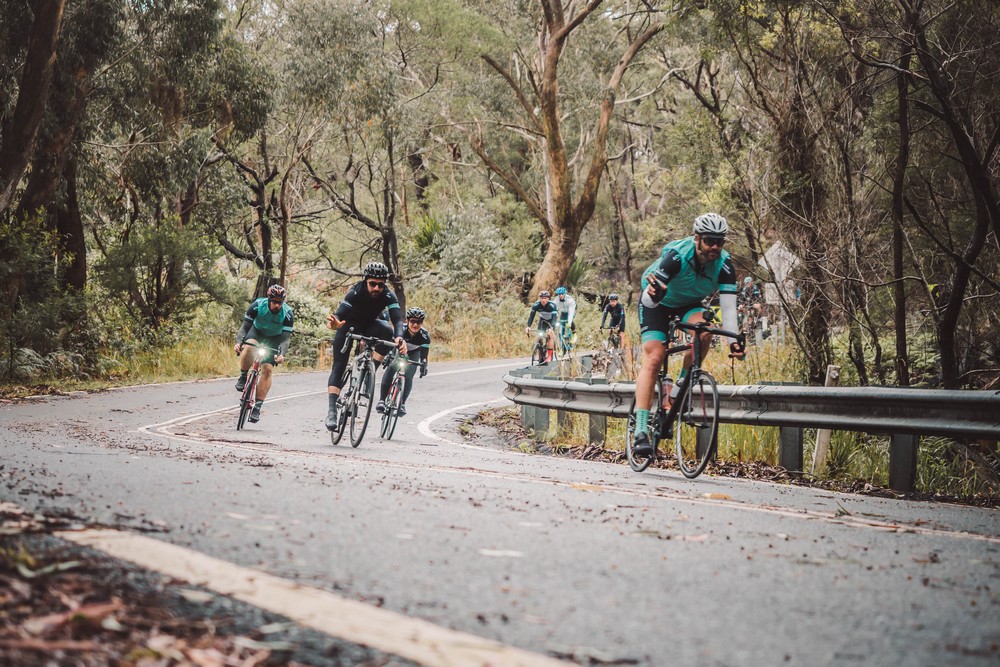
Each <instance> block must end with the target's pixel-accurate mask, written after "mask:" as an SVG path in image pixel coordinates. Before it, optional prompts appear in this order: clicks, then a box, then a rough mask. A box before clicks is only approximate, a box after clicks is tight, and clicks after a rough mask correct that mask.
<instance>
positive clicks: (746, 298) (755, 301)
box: [736, 276, 764, 330]
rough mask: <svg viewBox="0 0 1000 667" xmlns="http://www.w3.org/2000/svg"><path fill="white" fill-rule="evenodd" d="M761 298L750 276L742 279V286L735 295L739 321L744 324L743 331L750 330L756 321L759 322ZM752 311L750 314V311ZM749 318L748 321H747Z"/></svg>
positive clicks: (761, 305) (758, 289)
mask: <svg viewBox="0 0 1000 667" xmlns="http://www.w3.org/2000/svg"><path fill="white" fill-rule="evenodd" d="M763 301H764V299H763V297H762V296H761V294H760V288H759V287H757V284H756V283H755V282H754V281H753V278H752V277H751V276H747V277H746V278H744V279H743V286H742V287H740V291H739V292H737V294H736V303H737V310H738V312H739V316H740V319H741V321H742V322H743V323H744V328H745V329H748V330H749V329H752V328H753V327H754V326H756V323H757V321H758V320H760V316H761V310H762V308H763ZM751 310H752V311H754V312H753V313H751V312H750V311H751ZM748 316H749V320H748V319H747V318H748Z"/></svg>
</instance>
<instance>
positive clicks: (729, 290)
mask: <svg viewBox="0 0 1000 667" xmlns="http://www.w3.org/2000/svg"><path fill="white" fill-rule="evenodd" d="M693 231H694V235H693V236H689V237H687V238H684V239H680V240H677V241H672V242H671V243H668V244H667V245H666V246H665V247H664V248H663V252H662V254H661V255H660V258H659V259H658V260H656V261H655V262H653V263H652V264H651V265H650V266H649V267H648V268H647V269H646V270H645V271H644V272H643V274H642V297H641V299H640V300H639V329H640V331H641V332H642V368H641V369H640V371H639V375H638V377H637V378H636V386H635V406H636V410H635V454H636V455H637V456H645V457H648V456H652V455H653V446H652V444H651V443H650V440H649V409H650V407H651V406H652V404H653V392H654V384H655V382H656V376H657V374H658V373H659V371H660V368H661V367H662V365H663V358H664V355H665V353H666V346H665V345H664V343H665V342H666V341H667V332H668V331H669V329H670V322H671V321H672V320H674V319H675V318H680V319H681V320H683V321H685V322H688V323H692V324H694V323H698V322H703V321H704V316H703V313H704V311H705V307H704V306H703V305H702V300H703V299H704V298H705V297H707V296H710V295H712V294H714V293H715V292H716V290H718V291H719V292H720V305H721V307H722V328H724V329H728V330H730V331H735V330H736V327H737V323H736V271H735V269H734V268H733V262H732V260H731V259H730V258H729V253H728V252H726V251H725V250H723V248H722V246H724V245H725V243H726V236H727V235H728V233H729V224H728V223H727V222H726V219H725V218H723V217H722V216H721V215H719V214H717V213H705V214H704V215H699V216H698V217H697V218H695V221H694V228H693ZM711 341H712V336H711V334H705V335H704V336H703V337H702V350H703V351H704V352H703V355H707V353H708V351H709V350H711ZM730 350H731V351H732V353H733V354H734V355H736V356H739V357H742V356H743V355H744V354H745V350H744V348H743V346H742V345H740V343H738V342H734V343H731V344H730ZM693 357H694V352H693V351H692V350H688V351H687V352H686V353H685V354H684V369H683V370H682V371H681V373H680V376H679V377H678V378H677V381H676V382H675V384H674V387H673V390H672V391H671V398H675V397H676V396H677V394H678V392H679V389H680V385H681V384H682V383H683V382H684V380H685V377H686V375H687V370H688V368H690V366H691V362H692V360H693Z"/></svg>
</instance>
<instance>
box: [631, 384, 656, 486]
mask: <svg viewBox="0 0 1000 667" xmlns="http://www.w3.org/2000/svg"><path fill="white" fill-rule="evenodd" d="M653 402H654V405H656V406H658V405H659V404H660V399H659V397H658V396H656V395H654V396H653ZM662 415H663V410H662V409H659V408H657V409H656V410H652V411H650V413H649V441H650V443H651V444H652V445H653V454H652V455H651V456H649V457H645V458H644V457H641V456H636V455H635V399H634V398H633V399H632V406H631V407H630V408H629V411H628V426H627V427H626V428H625V457H626V458H627V459H628V464H629V467H631V468H632V470H634V471H636V472H642V471H643V470H645V469H646V468H648V467H649V466H650V464H651V463H652V462H653V461H655V460H656V452H657V451H658V449H659V446H660V422H661V421H662Z"/></svg>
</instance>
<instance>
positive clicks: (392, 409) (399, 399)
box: [383, 378, 406, 440]
mask: <svg viewBox="0 0 1000 667" xmlns="http://www.w3.org/2000/svg"><path fill="white" fill-rule="evenodd" d="M404 382H406V380H405V379H403V378H396V379H395V380H393V382H392V388H391V389H390V390H389V398H390V399H391V402H390V403H389V406H388V407H387V408H386V410H385V414H386V415H388V416H389V421H388V430H387V432H386V434H385V436H383V437H385V439H386V440H391V439H392V434H393V433H395V432H396V422H397V421H399V406H400V405H402V404H403V389H405V386H404V384H403V383H404Z"/></svg>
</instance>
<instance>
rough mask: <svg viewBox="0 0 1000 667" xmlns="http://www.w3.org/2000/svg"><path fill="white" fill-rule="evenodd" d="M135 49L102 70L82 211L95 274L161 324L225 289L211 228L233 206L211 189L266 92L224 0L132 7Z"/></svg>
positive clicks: (125, 27) (128, 34) (260, 113)
mask: <svg viewBox="0 0 1000 667" xmlns="http://www.w3.org/2000/svg"><path fill="white" fill-rule="evenodd" d="M126 9H127V11H126V13H125V16H124V17H123V18H122V27H121V30H122V31H123V33H124V37H123V40H124V42H125V43H126V44H127V46H126V47H124V48H122V49H121V51H120V52H118V53H116V54H115V56H116V57H115V59H114V60H113V61H112V62H111V63H109V65H108V66H107V67H106V68H105V69H104V70H103V71H102V72H101V77H100V85H99V86H96V87H95V88H94V91H93V93H92V95H91V100H90V102H89V108H90V109H91V110H92V113H93V116H92V120H91V123H92V125H91V134H90V137H89V141H88V142H87V143H86V144H85V147H86V149H87V153H86V160H87V164H86V165H83V166H82V167H81V172H82V173H81V179H80V180H81V185H82V186H83V187H81V190H82V193H81V197H83V198H85V201H84V202H83V209H84V210H83V213H84V215H85V216H86V217H87V218H89V220H90V228H91V231H92V233H93V238H94V244H95V246H96V248H97V251H98V254H99V259H98V261H97V262H96V265H95V269H96V270H97V273H98V276H99V277H100V279H101V281H102V282H103V283H104V284H105V285H106V286H107V287H108V288H109V289H111V290H112V292H113V293H116V294H125V295H127V297H128V307H129V309H130V310H131V311H132V312H133V313H134V314H135V315H136V317H137V318H138V319H139V320H140V321H142V322H143V323H144V324H146V325H147V326H149V327H151V328H153V329H159V328H160V327H162V326H163V325H164V324H167V323H169V322H170V321H171V319H172V318H173V317H175V316H177V315H179V314H181V313H183V312H184V311H185V310H186V309H187V308H189V307H190V305H191V304H193V303H195V302H197V300H198V299H199V298H200V297H199V289H200V290H201V291H209V292H211V293H216V294H218V293H219V292H218V284H217V280H216V276H214V273H213V269H212V263H213V261H214V260H215V258H216V255H217V250H216V248H217V245H216V243H217V242H216V240H215V239H214V237H213V236H212V234H211V232H212V224H213V223H214V222H215V219H216V218H217V217H218V216H219V215H225V214H227V212H228V211H230V210H231V208H232V202H231V201H230V202H229V203H228V204H224V205H223V207H222V208H221V209H217V210H210V208H209V207H208V206H206V202H207V201H212V202H216V203H220V204H221V203H222V202H223V201H224V200H225V198H224V197H223V198H221V199H220V198H219V197H216V196H215V195H214V194H213V195H212V196H210V197H208V198H207V199H206V194H208V193H206V191H205V189H206V188H214V187H222V188H223V190H225V188H224V182H223V181H220V180H217V179H215V178H214V176H215V174H216V172H217V171H218V169H219V166H220V165H221V164H222V162H223V159H224V156H223V155H222V154H220V153H219V151H218V150H216V148H215V146H216V143H217V141H219V140H220V138H224V137H228V138H230V139H231V140H234V141H238V140H239V138H241V137H243V138H245V137H247V136H250V135H252V134H253V133H254V132H255V131H256V129H257V128H258V127H259V126H260V125H261V124H262V122H263V120H264V119H265V118H266V114H267V109H268V94H267V91H266V89H264V88H262V87H261V86H260V85H259V81H258V79H257V72H256V64H255V62H254V60H253V58H252V56H251V55H250V54H248V53H247V52H246V50H245V49H244V48H243V46H242V45H241V44H240V43H239V42H238V41H236V40H235V39H233V38H232V37H231V36H227V35H226V34H225V32H224V30H223V27H224V22H223V21H224V15H223V12H222V6H221V4H220V3H219V2H218V0H193V1H191V2H185V3H137V4H129V5H126Z"/></svg>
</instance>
